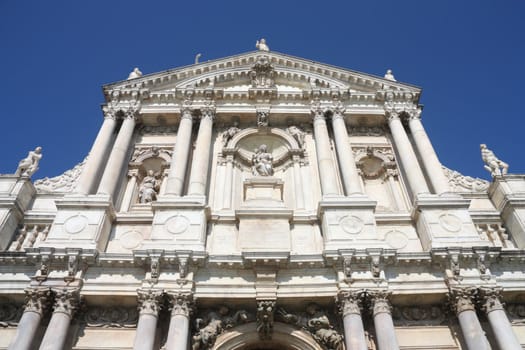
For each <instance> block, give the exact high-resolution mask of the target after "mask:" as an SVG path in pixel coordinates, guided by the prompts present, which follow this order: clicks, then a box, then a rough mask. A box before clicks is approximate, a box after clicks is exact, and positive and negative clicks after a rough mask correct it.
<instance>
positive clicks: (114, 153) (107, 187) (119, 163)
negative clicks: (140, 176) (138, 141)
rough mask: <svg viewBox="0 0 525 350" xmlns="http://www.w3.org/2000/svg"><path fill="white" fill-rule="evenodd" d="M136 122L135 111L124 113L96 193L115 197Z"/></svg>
mask: <svg viewBox="0 0 525 350" xmlns="http://www.w3.org/2000/svg"><path fill="white" fill-rule="evenodd" d="M136 122H137V111H136V110H135V109H130V110H128V111H127V112H126V116H125V118H124V121H123V122H122V126H121V127H120V130H119V133H118V135H117V139H116V140H115V144H114V145H113V149H112V150H111V154H110V155H109V159H108V162H107V164H106V169H105V170H104V175H103V176H102V180H100V186H99V187H98V193H103V194H109V195H111V196H114V195H115V189H116V187H117V184H118V182H119V180H120V172H121V170H122V167H123V166H124V162H125V161H126V155H127V154H128V150H129V147H130V145H131V140H132V138H133V132H134V131H135V124H136Z"/></svg>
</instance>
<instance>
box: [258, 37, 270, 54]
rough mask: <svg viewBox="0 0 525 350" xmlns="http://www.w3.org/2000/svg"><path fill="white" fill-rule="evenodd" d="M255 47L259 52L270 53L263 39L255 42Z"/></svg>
mask: <svg viewBox="0 0 525 350" xmlns="http://www.w3.org/2000/svg"><path fill="white" fill-rule="evenodd" d="M255 47H256V48H257V49H258V50H259V51H267V52H268V51H270V48H269V47H268V45H267V44H266V39H265V38H262V39H261V40H260V41H259V40H257V41H256V42H255Z"/></svg>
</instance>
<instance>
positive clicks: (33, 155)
mask: <svg viewBox="0 0 525 350" xmlns="http://www.w3.org/2000/svg"><path fill="white" fill-rule="evenodd" d="M40 159H42V147H40V146H39V147H37V148H35V150H34V151H29V153H28V154H27V157H25V158H24V159H22V160H21V161H20V162H19V163H18V169H16V173H15V175H17V176H28V177H30V176H31V175H33V174H34V173H35V172H36V171H37V170H38V163H40Z"/></svg>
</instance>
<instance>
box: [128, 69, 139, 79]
mask: <svg viewBox="0 0 525 350" xmlns="http://www.w3.org/2000/svg"><path fill="white" fill-rule="evenodd" d="M141 76H142V72H141V71H140V70H139V69H138V68H137V67H135V68H133V71H132V72H131V73H129V76H128V80H130V79H135V78H140V77H141Z"/></svg>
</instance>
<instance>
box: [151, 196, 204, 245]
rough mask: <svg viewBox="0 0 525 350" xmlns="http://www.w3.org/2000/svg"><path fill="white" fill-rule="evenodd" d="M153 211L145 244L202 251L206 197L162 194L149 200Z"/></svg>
mask: <svg viewBox="0 0 525 350" xmlns="http://www.w3.org/2000/svg"><path fill="white" fill-rule="evenodd" d="M151 206H152V209H153V210H154V212H155V214H154V217H153V227H152V231H151V237H150V240H147V241H144V243H143V245H142V246H143V247H144V248H149V247H152V248H158V247H160V246H162V247H163V248H164V249H182V250H192V251H204V250H205V245H206V226H207V220H208V216H209V209H208V208H207V207H206V198H205V197H204V196H201V197H191V196H186V197H174V196H164V197H162V198H159V200H157V201H156V202H153V203H152V205H151Z"/></svg>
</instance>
